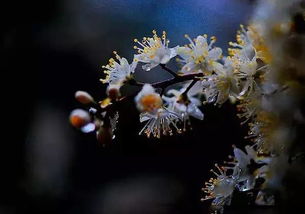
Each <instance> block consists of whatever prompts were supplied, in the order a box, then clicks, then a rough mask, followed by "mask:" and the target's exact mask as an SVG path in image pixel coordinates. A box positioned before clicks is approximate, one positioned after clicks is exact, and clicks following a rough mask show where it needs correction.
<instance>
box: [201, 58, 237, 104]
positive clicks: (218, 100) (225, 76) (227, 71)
mask: <svg viewBox="0 0 305 214" xmlns="http://www.w3.org/2000/svg"><path fill="white" fill-rule="evenodd" d="M202 84H203V87H204V94H205V97H206V100H207V102H208V103H211V102H214V103H215V104H218V105H222V104H223V103H224V102H226V101H227V100H228V99H230V100H231V101H235V100H236V98H237V97H238V96H239V90H240V89H239V86H238V77H237V76H236V74H235V73H234V66H233V62H232V61H231V60H230V59H229V58H225V59H224V64H220V63H215V73H214V74H212V75H210V76H207V77H206V80H205V81H203V82H202Z"/></svg>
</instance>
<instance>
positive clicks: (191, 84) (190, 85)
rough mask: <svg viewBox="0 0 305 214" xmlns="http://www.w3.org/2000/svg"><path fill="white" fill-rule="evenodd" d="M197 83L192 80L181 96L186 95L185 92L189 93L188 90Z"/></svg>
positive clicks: (195, 80)
mask: <svg viewBox="0 0 305 214" xmlns="http://www.w3.org/2000/svg"><path fill="white" fill-rule="evenodd" d="M197 81H198V80H197V79H193V81H192V82H191V83H190V84H189V86H188V87H187V88H186V90H185V91H184V92H183V93H182V94H183V95H186V94H187V92H189V90H190V89H191V88H192V87H193V86H194V85H195V84H196V82H197Z"/></svg>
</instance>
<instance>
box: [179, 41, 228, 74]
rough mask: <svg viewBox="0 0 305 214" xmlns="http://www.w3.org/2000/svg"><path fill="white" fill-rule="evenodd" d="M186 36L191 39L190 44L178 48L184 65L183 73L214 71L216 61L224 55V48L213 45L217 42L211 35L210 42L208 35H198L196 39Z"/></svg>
mask: <svg viewBox="0 0 305 214" xmlns="http://www.w3.org/2000/svg"><path fill="white" fill-rule="evenodd" d="M185 37H186V38H187V39H188V40H189V41H190V44H189V45H186V46H184V47H179V48H178V55H179V56H180V57H181V59H180V60H179V61H180V62H181V63H182V64H183V67H182V69H181V71H180V72H181V73H182V74H188V73H197V72H208V73H210V72H211V71H213V66H214V63H215V62H216V61H217V60H219V59H220V58H221V57H222V50H221V48H218V47H213V44H214V43H215V42H216V38H215V37H211V41H210V43H208V39H207V35H204V36H198V37H197V38H196V39H194V41H192V39H191V38H190V37H189V36H188V35H185Z"/></svg>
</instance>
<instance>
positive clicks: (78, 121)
mask: <svg viewBox="0 0 305 214" xmlns="http://www.w3.org/2000/svg"><path fill="white" fill-rule="evenodd" d="M89 122H90V115H89V113H88V112H87V111H85V110H83V109H75V110H73V111H72V112H71V114H70V123H71V124H72V126H74V127H75V128H78V129H79V128H82V127H83V126H85V125H87V124H88V123H89Z"/></svg>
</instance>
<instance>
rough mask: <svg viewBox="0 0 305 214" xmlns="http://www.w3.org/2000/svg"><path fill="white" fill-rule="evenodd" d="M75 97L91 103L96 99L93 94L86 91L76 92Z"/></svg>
mask: <svg viewBox="0 0 305 214" xmlns="http://www.w3.org/2000/svg"><path fill="white" fill-rule="evenodd" d="M75 99H76V100H77V101H78V102H80V103H82V104H89V103H92V102H93V101H94V100H93V98H92V96H91V95H90V94H88V93H87V92H85V91H77V92H76V93H75Z"/></svg>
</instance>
